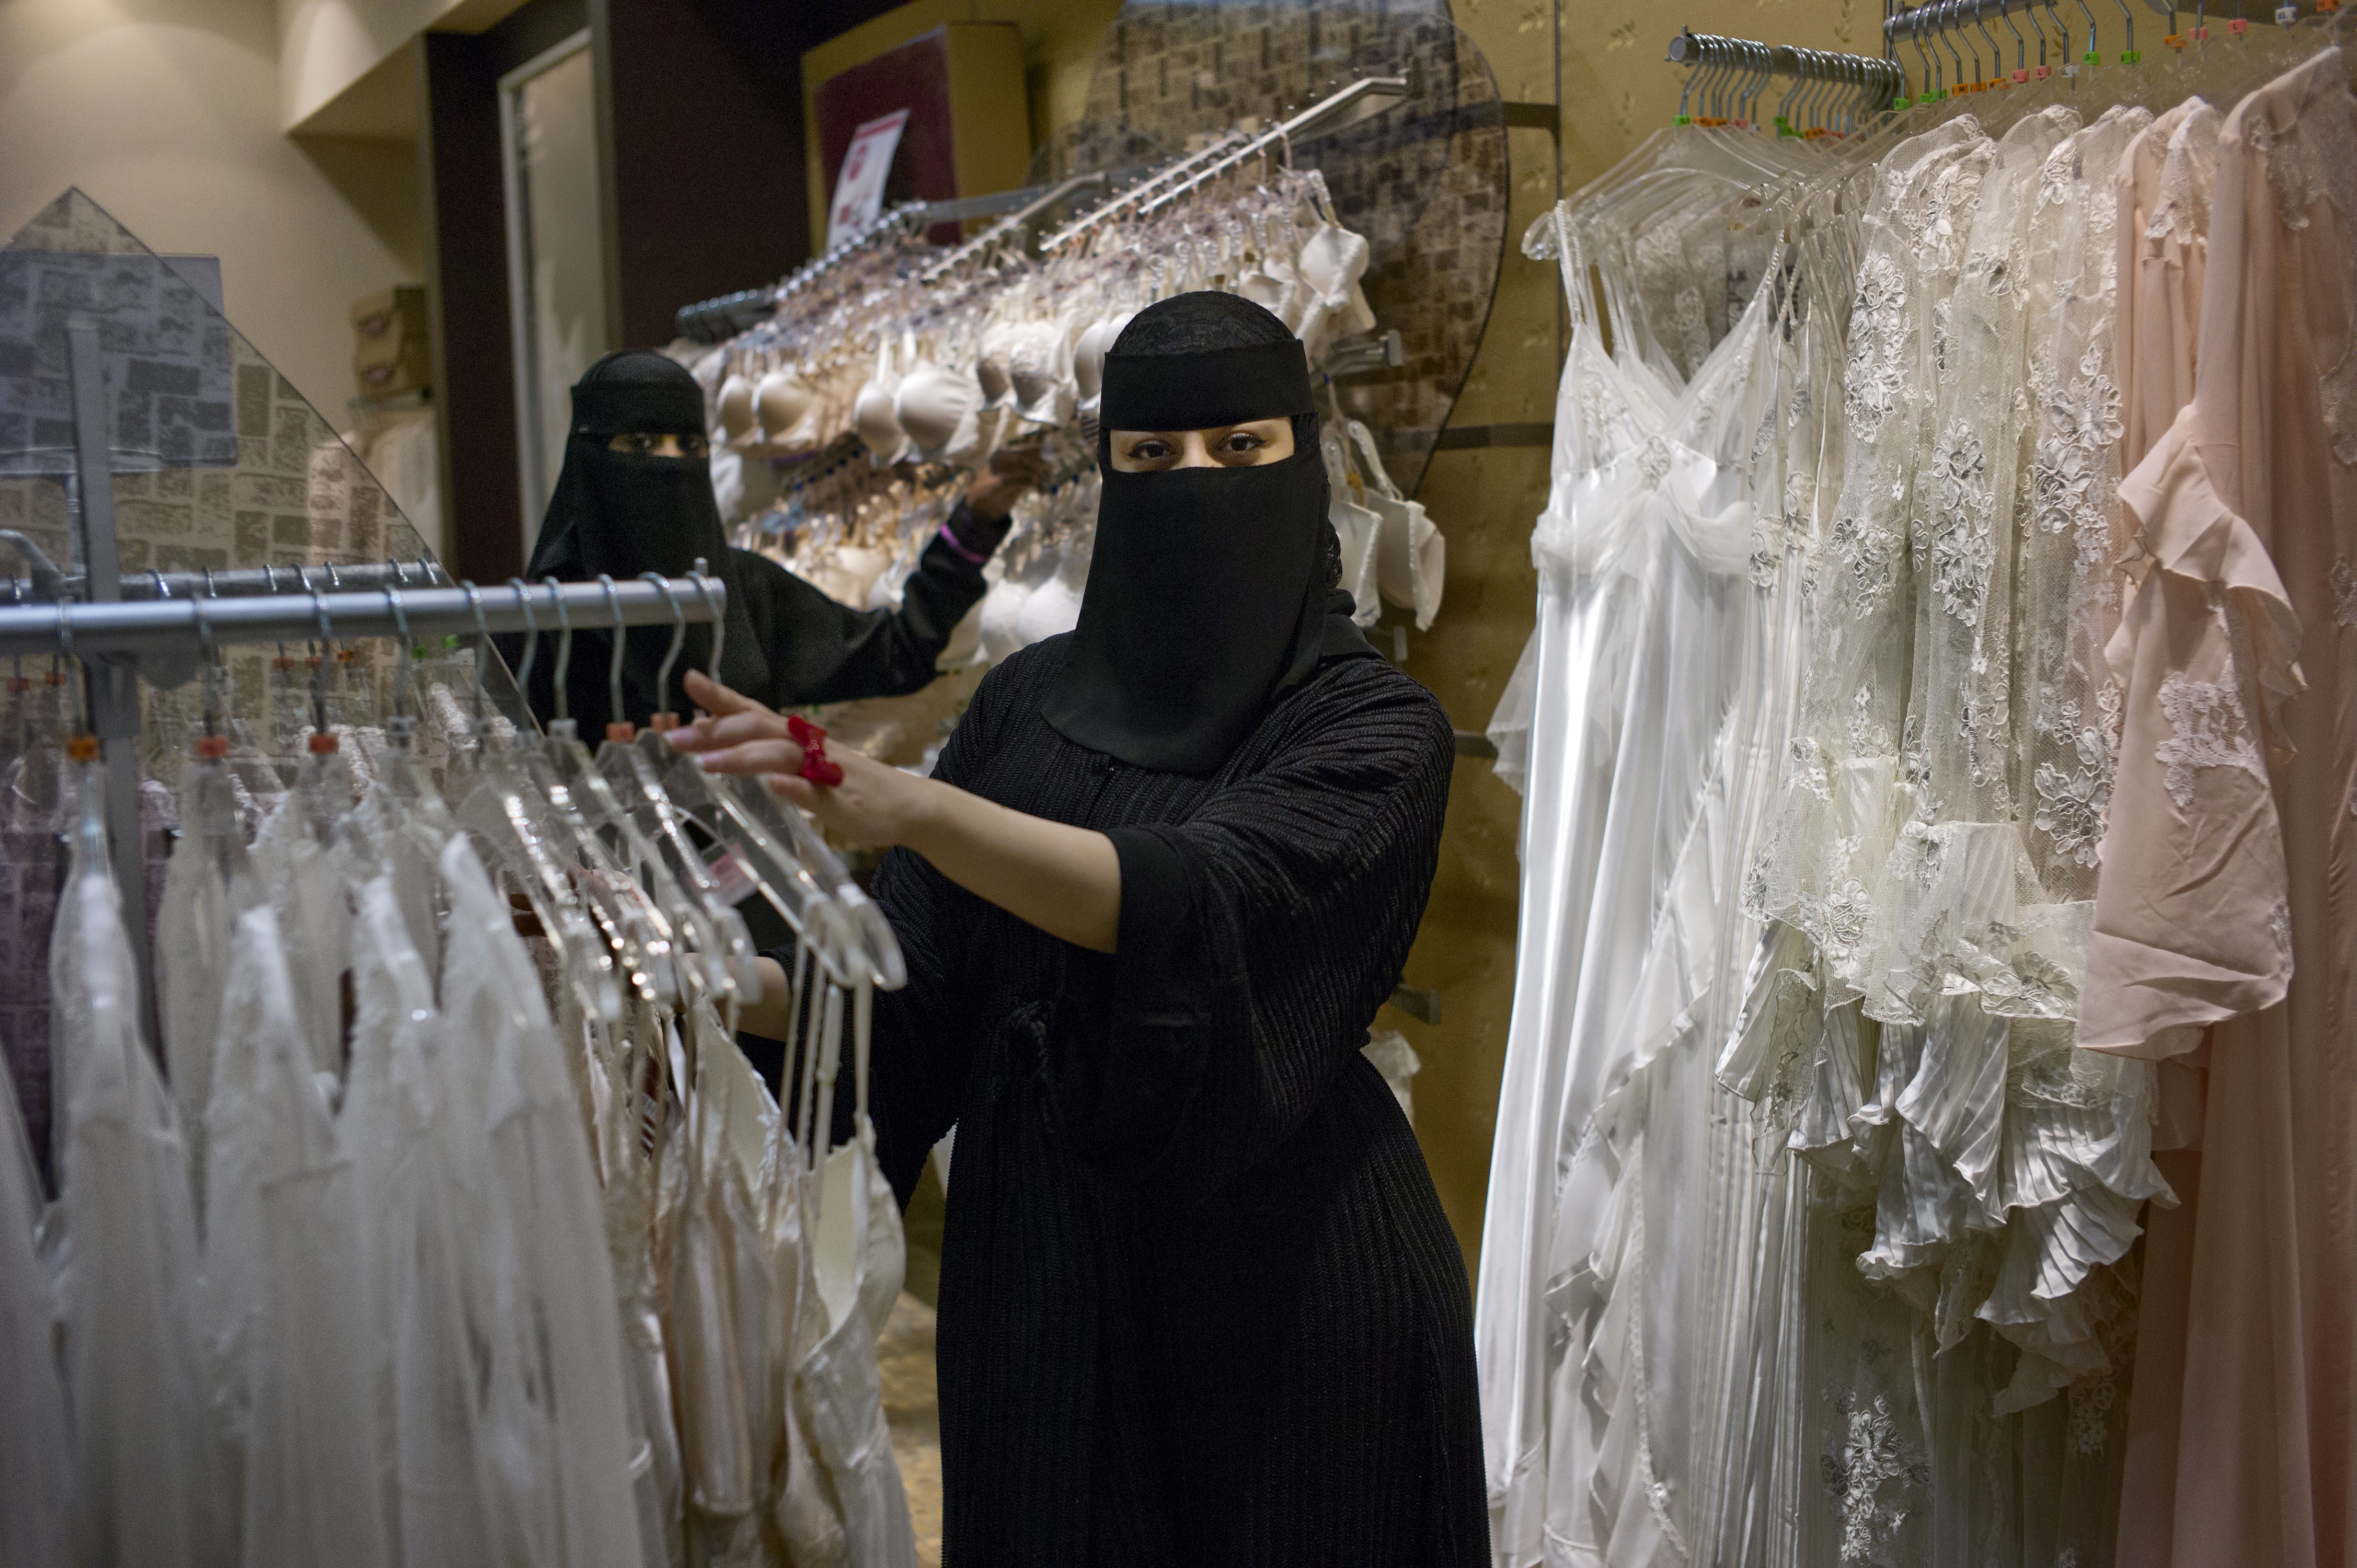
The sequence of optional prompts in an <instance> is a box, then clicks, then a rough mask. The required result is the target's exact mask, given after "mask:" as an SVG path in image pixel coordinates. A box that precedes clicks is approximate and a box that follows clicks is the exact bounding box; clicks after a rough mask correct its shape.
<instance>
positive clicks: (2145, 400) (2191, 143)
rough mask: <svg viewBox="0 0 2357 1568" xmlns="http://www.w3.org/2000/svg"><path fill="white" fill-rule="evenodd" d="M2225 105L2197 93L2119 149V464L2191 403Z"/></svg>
mask: <svg viewBox="0 0 2357 1568" xmlns="http://www.w3.org/2000/svg"><path fill="white" fill-rule="evenodd" d="M2222 123H2223V122H2222V119H2221V118H2220V116H2219V113H2218V111H2217V110H2215V109H2213V108H2212V107H2211V106H2210V105H2209V104H2208V103H2207V102H2203V101H2202V100H2201V99H2199V98H2189V99H2187V100H2186V101H2185V102H2182V103H2180V104H2179V105H2177V107H2175V108H2174V109H2170V110H2168V111H2166V112H2165V113H2161V114H2160V115H2158V117H2156V118H2155V119H2154V121H2153V122H2152V124H2149V125H2147V126H2146V127H2145V128H2144V129H2143V130H2142V131H2140V132H2138V133H2137V134H2136V140H2135V141H2133V142H2130V143H2129V144H2128V149H2127V151H2126V153H2124V154H2122V155H2121V156H2120V166H2119V174H2118V177H2117V180H2116V188H2117V190H2118V193H2119V221H2118V226H2117V227H2116V228H2115V230H2114V231H2113V233H2114V242H2115V245H2116V247H2117V252H2118V265H2119V273H2118V288H2119V307H2118V313H2117V315H2116V317H2115V333H2116V343H2117V347H2116V349H2115V356H2116V359H2115V362H2116V363H2117V364H2118V365H2119V367H2120V369H2121V371H2122V385H2121V387H2120V465H2121V467H2122V468H2123V469H2124V470H2132V469H2134V468H2135V467H2136V465H2137V464H2138V463H2140V462H2142V461H2143V460H2144V455H2145V454H2146V453H2147V452H2149V451H2151V450H2152V448H2153V446H2155V444H2157V443H2158V441H2159V440H2160V438H2161V436H2162V435H2164V434H2165V433H2166V432H2167V431H2168V429H2169V425H2170V424H2172V423H2173V422H2174V421H2175V420H2176V418H2177V411H2178V410H2179V409H2181V408H2183V407H2184V406H2185V405H2186V404H2187V403H2191V402H2192V401H2193V347H2194V342H2195V340H2196V338H2197V335H2198V328H2199V327H2200V325H2201V285H2202V280H2203V278H2204V277H2205V276H2207V274H2208V272H2209V259H2210V199H2211V193H2212V189H2213V188H2214V187H2215V185H2216V183H2217V178H2218V129H2219V126H2220V125H2221V124H2222Z"/></svg>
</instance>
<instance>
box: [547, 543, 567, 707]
mask: <svg viewBox="0 0 2357 1568" xmlns="http://www.w3.org/2000/svg"><path fill="white" fill-rule="evenodd" d="M541 581H542V582H544V583H545V584H547V585H548V599H549V602H550V603H551V604H553V605H554V606H555V607H556V682H555V684H556V716H557V718H559V719H560V720H562V719H565V718H567V717H569V716H570V715H569V714H566V712H565V675H566V674H567V673H568V672H570V671H571V670H572V668H573V617H572V616H571V615H570V614H569V613H568V612H567V611H566V610H565V585H564V584H562V583H560V582H558V581H557V580H556V578H555V577H554V575H551V576H546V577H543V578H542V579H541Z"/></svg>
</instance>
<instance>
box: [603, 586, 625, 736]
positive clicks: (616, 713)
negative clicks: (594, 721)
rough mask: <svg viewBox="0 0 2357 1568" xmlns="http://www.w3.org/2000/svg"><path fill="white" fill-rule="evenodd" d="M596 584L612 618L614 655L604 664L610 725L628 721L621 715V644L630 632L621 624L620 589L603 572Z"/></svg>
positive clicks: (607, 717)
mask: <svg viewBox="0 0 2357 1568" xmlns="http://www.w3.org/2000/svg"><path fill="white" fill-rule="evenodd" d="M597 585H598V586H599V587H601V588H603V589H605V590H606V608H607V610H608V612H610V613H611V614H612V616H613V618H614V657H613V658H612V660H609V661H608V663H607V665H606V694H607V698H608V701H609V702H610V703H612V704H613V706H612V707H610V708H609V709H608V710H607V714H606V722H607V724H608V725H609V726H610V725H619V724H627V723H628V722H629V721H628V720H626V719H625V718H623V717H622V644H623V641H624V639H627V638H629V636H630V628H628V627H626V626H624V625H623V624H622V590H621V589H619V588H618V587H616V586H615V585H614V579H613V578H612V577H610V576H608V575H606V574H605V573H603V572H600V573H598V574H597Z"/></svg>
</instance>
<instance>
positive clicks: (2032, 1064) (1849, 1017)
mask: <svg viewBox="0 0 2357 1568" xmlns="http://www.w3.org/2000/svg"><path fill="white" fill-rule="evenodd" d="M2047 908H2058V907H2053V906H2049V907H2047ZM2059 908H2064V909H2067V908H2069V907H2059ZM2072 918H2073V919H2075V918H2079V917H2077V916H2076V915H2075V914H2074V915H2072ZM1810 956H1811V955H1810V954H1809V952H1808V950H1807V942H1806V938H1805V936H1804V935H1803V933H1801V932H1799V931H1797V930H1795V929H1792V928H1790V927H1779V928H1777V929H1774V930H1773V931H1771V933H1770V937H1769V939H1768V940H1767V941H1766V942H1765V943H1764V944H1763V946H1762V949H1761V957H1760V961H1759V963H1758V964H1757V965H1756V966H1755V972H1754V979H1753V984H1752V988H1751V995H1750V997H1749V1004H1748V1006H1747V1008H1746V1012H1745V1015H1744V1018H1743V1022H1742V1026H1741V1027H1740V1028H1739V1029H1738V1031H1737V1032H1736V1034H1735V1036H1734V1037H1733V1038H1732V1039H1731V1040H1730V1042H1729V1045H1728V1047H1727V1051H1726V1052H1725V1053H1724V1055H1723V1056H1722V1058H1721V1059H1720V1062H1719V1064H1718V1075H1719V1080H1720V1081H1721V1082H1722V1083H1723V1084H1724V1085H1725V1086H1726V1087H1727V1089H1728V1090H1730V1091H1732V1092H1734V1093H1737V1094H1738V1095H1741V1096H1743V1097H1744V1098H1745V1099H1747V1100H1749V1101H1752V1103H1753V1104H1754V1105H1755V1106H1756V1107H1758V1111H1757V1112H1756V1114H1757V1116H1758V1118H1759V1122H1760V1130H1761V1133H1762V1138H1763V1142H1764V1141H1766V1140H1767V1139H1768V1138H1769V1137H1771V1136H1772V1137H1773V1138H1774V1139H1775V1140H1776V1141H1778V1142H1780V1143H1781V1144H1782V1145H1783V1146H1784V1147H1786V1148H1788V1149H1790V1150H1791V1151H1792V1153H1794V1154H1796V1155H1800V1156H1801V1157H1803V1158H1804V1159H1807V1160H1809V1161H1810V1162H1811V1163H1812V1164H1813V1165H1817V1166H1818V1167H1819V1168H1821V1169H1824V1170H1825V1171H1827V1172H1829V1173H1831V1174H1833V1175H1834V1176H1836V1177H1837V1178H1839V1179H1842V1180H1844V1181H1845V1182H1846V1183H1847V1184H1850V1185H1851V1186H1852V1187H1854V1188H1856V1189H1867V1188H1870V1189H1871V1190H1872V1191H1873V1192H1874V1195H1875V1226H1874V1237H1873V1240H1872V1242H1871V1243H1870V1244H1869V1245H1868V1246H1867V1248H1866V1249H1865V1250H1864V1251H1861V1252H1860V1253H1859V1254H1858V1255H1857V1260H1856V1262H1857V1268H1858V1271H1859V1273H1861V1274H1862V1275H1863V1276H1864V1277H1866V1278H1867V1279H1870V1280H1874V1281H1876V1282H1878V1283H1880V1284H1882V1285H1883V1286H1884V1287H1886V1288H1888V1289H1889V1290H1891V1291H1893V1292H1895V1293H1896V1294H1899V1295H1900V1297H1901V1298H1903V1299H1904V1300H1906V1301H1907V1302H1908V1303H1909V1304H1910V1305H1912V1306H1913V1307H1914V1308H1915V1309H1916V1310H1917V1311H1919V1312H1921V1313H1922V1314H1923V1315H1924V1316H1927V1317H1928V1318H1930V1319H1931V1320H1932V1327H1933V1331H1934V1334H1935V1337H1936V1338H1937V1340H1938V1342H1939V1343H1940V1344H1941V1345H1942V1347H1943V1348H1946V1347H1949V1346H1953V1345H1954V1344H1956V1343H1958V1342H1959V1341H1961V1340H1962V1339H1963V1337H1964V1336H1965V1335H1966V1334H1967V1333H1969V1332H1970V1330H1971V1327H1972V1325H1973V1323H1974V1322H1975V1320H1978V1321H1980V1322H1985V1323H1986V1324H1988V1325H1989V1326H1991V1327H1992V1328H1993V1329H1994V1330H1995V1331H1996V1332H1997V1333H1999V1334H2001V1335H2003V1336H2004V1337H2006V1338H2007V1340H2009V1341H2011V1342H2012V1343H2014V1344H2015V1345H2017V1346H2018V1347H2019V1348H2021V1349H2022V1350H2023V1351H2024V1353H2025V1356H2024V1359H2025V1362H2029V1361H2032V1360H2034V1361H2035V1365H2034V1366H2031V1367H2029V1369H2027V1370H2025V1371H2024V1372H2023V1373H2022V1374H2021V1375H2019V1376H2018V1377H2017V1379H2016V1380H2015V1385H2014V1388H2013V1390H2012V1391H2010V1397H2014V1398H2017V1399H2018V1400H2020V1401H2022V1402H2025V1403H2034V1402H2038V1401H2040V1400H2043V1399H2045V1398H2047V1397H2049V1396H2050V1394H2051V1393H2052V1392H2053V1391H2055V1390H2057V1389H2059V1388H2061V1387H2063V1386H2065V1385H2066V1384H2068V1383H2069V1382H2070V1381H2072V1380H2073V1379H2076V1378H2081V1377H2086V1376H2090V1375H2093V1374H2096V1373H2100V1372H2103V1371H2105V1370H2107V1369H2109V1368H2110V1367H2111V1365H2112V1361H2113V1349H2112V1343H2113V1339H2114V1337H2115V1325H2117V1324H2118V1323H2119V1322H2120V1321H2121V1316H2122V1313H2123V1311H2126V1312H2128V1313H2132V1311H2133V1303H2132V1302H2130V1303H2129V1305H2128V1306H2126V1308H2123V1307H2121V1306H2120V1305H2119V1300H2118V1299H2117V1298H2120V1296H2121V1292H2120V1290H2119V1286H2118V1281H2117V1279H2116V1277H2115V1275H2116V1272H2117V1270H2118V1268H2119V1267H2120V1266H2121V1265H2122V1263H2123V1261H2124V1260H2125V1259H2126V1255H2127V1252H2128V1249H2129V1248H2130V1246H2131V1245H2132V1244H2133V1243H2134V1241H2135V1240H2136V1235H2137V1234H2138V1225H2137V1219H2138V1215H2139V1211H2140V1209H2141V1207H2142V1206H2143V1204H2144V1203H2146V1202H2147V1200H2149V1201H2154V1202H2159V1203H2163V1204H2171V1205H2173V1204H2174V1203H2175V1202H2176V1197H2175V1195H2174V1194H2173V1193H2171V1191H2170V1190H2169V1186H2168V1183H2167V1182H2166V1181H2165V1180H2163V1179H2162V1177H2161V1175H2160V1173H2159V1171H2158V1168H2157V1167H2156V1166H2155V1165H2153V1163H2152V1149H2151V1143H2152V1126H2151V1116H2152V1108H2153V1105H2154V1103H2155V1098H2156V1094H2157V1090H2156V1084H2155V1075H2154V1073H2153V1070H2152V1069H2150V1068H2149V1067H2148V1066H2147V1065H2146V1064H2143V1063H2140V1062H2134V1061H2127V1060H2123V1059H2122V1058H2115V1057H2105V1056H2102V1055H2099V1054H2096V1053H2093V1052H2087V1051H2081V1050H2077V1049H2075V1048H2074V1047H2072V1044H2071V1036H2070V1029H2071V1026H2070V1024H2069V1022H2068V1021H2067V1020H2063V1019H2050V1018H2040V1017H2036V1016H2009V1015H2005V1014H2002V1013H1998V1012H1995V1011H1993V1010H1992V1009H1991V1008H1990V1007H1989V1005H1988V1003H1989V1002H1990V1001H1991V1000H1992V997H1991V994H1990V991H1989V990H1988V989H1983V990H1980V991H1977V992H1967V991H1964V990H1963V989H1962V988H1959V989H1958V990H1956V991H1954V992H1953V993H1951V992H1947V991H1943V992H1942V993H1939V994H1938V995H1936V996H1935V997H1934V998H1933V1000H1932V1004H1931V1006H1930V1008H1929V1009H1928V1014H1929V1016H1928V1017H1927V1019H1926V1020H1925V1021H1924V1022H1922V1023H1891V1024H1885V1025H1883V1026H1882V1027H1881V1028H1880V1030H1879V1031H1878V1035H1874V1036H1869V1035H1867V1034H1866V1033H1865V1032H1864V1031H1863V1030H1862V1028H1861V1026H1860V1023H1859V1009H1858V1007H1857V1005H1855V1004H1848V1003H1844V1002H1842V1001H1840V1000H1838V999H1837V998H1835V996H1834V994H1833V988H1832V987H1831V986H1830V985H1828V984H1827V983H1825V981H1824V974H1823V968H1822V955H1819V960H1818V966H1817V968H1816V970H1815V972H1812V970H1811V967H1810ZM1999 999H2000V1000H2010V999H2011V998H2010V997H2009V996H2007V995H2002V994H2001V995H2000V997H1999ZM2041 1369H2042V1370H2041ZM2012 1408H2023V1404H2016V1405H2015V1406H2013V1407H2012Z"/></svg>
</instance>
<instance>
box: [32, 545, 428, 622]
mask: <svg viewBox="0 0 2357 1568" xmlns="http://www.w3.org/2000/svg"><path fill="white" fill-rule="evenodd" d="M7 532H8V531H6V530H5V529H0V544H14V545H16V549H17V550H18V552H19V553H24V554H26V555H27V558H28V559H30V560H31V562H32V566H33V575H32V577H31V579H30V588H31V592H30V593H29V594H28V593H27V579H25V578H23V577H10V578H7V579H6V583H7V591H8V602H9V603H10V604H12V605H21V604H23V603H25V602H26V600H27V598H34V599H40V600H45V601H50V602H54V601H56V600H57V599H59V598H60V597H62V598H66V599H80V598H83V597H85V596H86V594H85V590H86V589H87V588H88V587H89V585H90V577H89V575H88V574H87V573H82V572H61V571H59V570H58V568H56V567H55V566H53V565H51V564H49V563H48V560H47V558H46V557H41V556H39V555H38V553H37V552H35V551H32V550H30V549H29V548H28V547H27V544H25V543H21V542H18V541H16V540H12V539H9V538H7V537H6V534H7ZM315 573H316V574H317V579H318V580H317V583H316V584H315V583H314V582H313V580H312V578H313V575H314V574H315ZM451 582H452V579H451V576H450V574H449V573H447V571H445V570H443V568H442V564H441V563H440V562H438V561H436V560H435V559H434V558H433V557H431V556H428V555H421V556H419V557H418V558H417V559H416V560H414V561H385V562H380V563H368V564H361V565H357V566H339V565H337V564H334V563H333V562H329V563H328V564H324V565H318V566H255V567H252V568H241V569H239V570H236V571H228V572H156V571H149V572H142V573H140V574H139V575H137V576H135V577H125V578H124V579H122V581H121V584H120V586H121V588H122V590H123V592H122V596H123V597H124V598H126V599H192V598H196V597H198V596H203V597H206V598H220V597H223V596H230V597H236V596H243V595H246V594H292V593H304V594H307V593H309V592H310V591H311V589H312V588H313V587H315V586H317V587H324V588H325V589H327V591H328V592H329V593H331V594H335V593H342V592H344V591H345V590H347V589H351V590H354V591H359V590H364V589H365V590H374V589H383V588H399V589H401V590H403V591H404V593H405V592H407V591H409V590H410V589H413V588H442V587H448V586H450V585H451ZM60 590H62V592H60Z"/></svg>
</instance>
